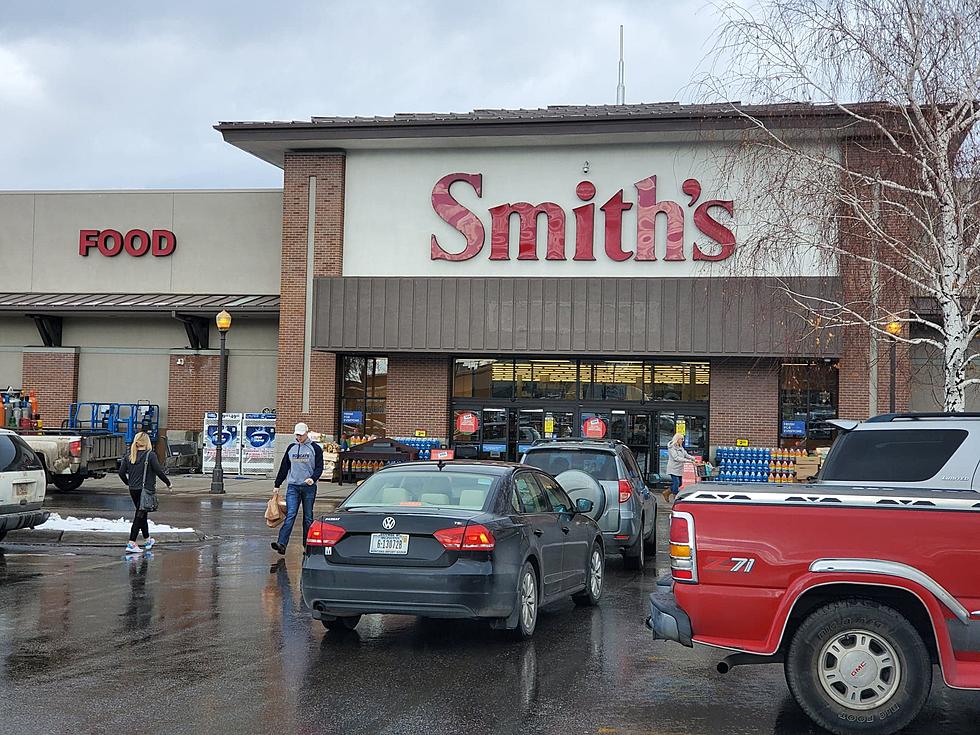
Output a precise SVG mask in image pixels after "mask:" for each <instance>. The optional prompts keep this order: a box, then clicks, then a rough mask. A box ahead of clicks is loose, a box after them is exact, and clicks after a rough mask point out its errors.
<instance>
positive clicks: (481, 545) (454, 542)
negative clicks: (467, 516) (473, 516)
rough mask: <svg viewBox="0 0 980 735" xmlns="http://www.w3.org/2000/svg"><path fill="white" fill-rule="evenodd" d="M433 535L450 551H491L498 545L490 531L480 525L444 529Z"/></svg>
mask: <svg viewBox="0 0 980 735" xmlns="http://www.w3.org/2000/svg"><path fill="white" fill-rule="evenodd" d="M432 535H433V536H435V537H436V540H437V541H438V542H439V543H440V544H442V545H443V547H444V548H446V549H448V550H449V551H491V550H492V549H493V547H494V546H495V545H496V543H497V542H496V540H495V539H494V537H493V534H492V533H490V529H489V528H487V527H486V526H481V525H480V524H479V523H470V524H468V525H466V526H453V527H452V528H444V529H442V530H441V531H436V532H435V533H434V534H432Z"/></svg>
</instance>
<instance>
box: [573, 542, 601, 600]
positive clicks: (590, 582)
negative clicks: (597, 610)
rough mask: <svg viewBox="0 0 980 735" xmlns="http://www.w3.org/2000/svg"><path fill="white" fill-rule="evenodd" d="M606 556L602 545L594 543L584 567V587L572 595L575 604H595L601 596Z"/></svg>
mask: <svg viewBox="0 0 980 735" xmlns="http://www.w3.org/2000/svg"><path fill="white" fill-rule="evenodd" d="M605 567H606V557H605V555H604V554H603V553H602V546H600V545H599V544H595V545H594V546H593V547H592V553H591V554H589V562H588V566H587V567H586V569H585V589H584V590H583V591H581V592H579V593H578V594H576V595H572V600H573V601H574V602H575V604H576V605H588V606H592V605H596V604H598V602H599V598H600V597H601V596H602V583H603V578H604V577H605Z"/></svg>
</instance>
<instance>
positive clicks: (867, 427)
mask: <svg viewBox="0 0 980 735" xmlns="http://www.w3.org/2000/svg"><path fill="white" fill-rule="evenodd" d="M827 423H830V424H832V425H834V426H836V427H837V428H838V429H840V430H841V433H840V435H839V436H838V437H837V440H836V441H835V442H834V445H833V446H832V447H831V449H830V452H829V453H828V454H827V459H826V461H825V462H824V465H823V468H822V469H821V470H820V478H819V481H820V482H821V483H822V484H827V485H864V486H867V487H920V488H926V489H930V490H976V491H980V414H978V413H893V414H891V413H890V414H883V415H881V416H875V417H873V418H870V419H868V420H867V421H864V422H859V421H848V420H845V419H834V420H831V421H828V422H827Z"/></svg>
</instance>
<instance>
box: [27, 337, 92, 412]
mask: <svg viewBox="0 0 980 735" xmlns="http://www.w3.org/2000/svg"><path fill="white" fill-rule="evenodd" d="M21 382H22V383H23V389H24V391H25V392H26V391H31V390H33V391H34V394H35V396H36V397H37V404H38V405H37V408H38V413H40V414H41V420H42V421H43V422H44V425H45V426H47V427H49V428H58V427H60V426H61V424H62V422H63V421H65V420H66V419H67V418H68V407H69V406H70V405H71V404H72V403H74V402H75V401H76V400H77V398H78V350H77V349H72V348H57V347H56V348H26V349H25V350H24V356H23V373H22V378H21Z"/></svg>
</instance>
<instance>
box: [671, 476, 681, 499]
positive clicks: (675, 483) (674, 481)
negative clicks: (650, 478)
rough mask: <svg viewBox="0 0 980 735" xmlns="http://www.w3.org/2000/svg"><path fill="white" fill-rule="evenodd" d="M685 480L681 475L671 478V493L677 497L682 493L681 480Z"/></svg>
mask: <svg viewBox="0 0 980 735" xmlns="http://www.w3.org/2000/svg"><path fill="white" fill-rule="evenodd" d="M683 479H684V478H682V477H681V476H680V475H671V476H670V492H671V493H672V494H673V495H677V493H679V492H680V491H681V480H683Z"/></svg>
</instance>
